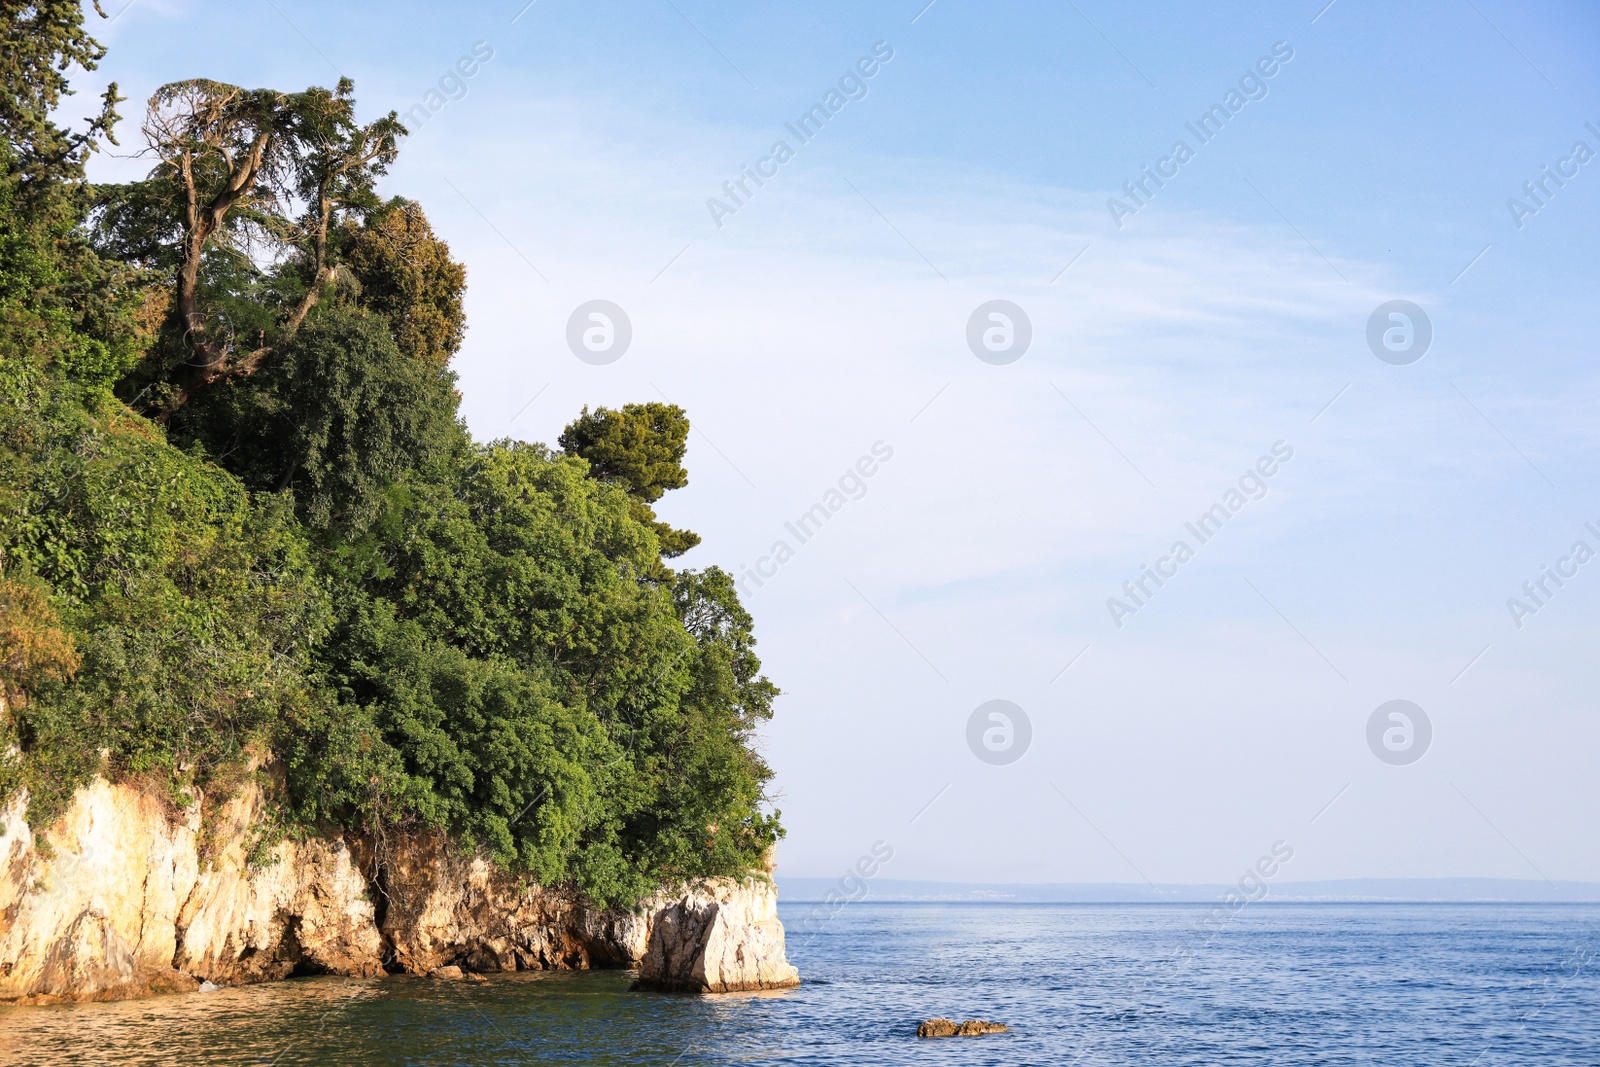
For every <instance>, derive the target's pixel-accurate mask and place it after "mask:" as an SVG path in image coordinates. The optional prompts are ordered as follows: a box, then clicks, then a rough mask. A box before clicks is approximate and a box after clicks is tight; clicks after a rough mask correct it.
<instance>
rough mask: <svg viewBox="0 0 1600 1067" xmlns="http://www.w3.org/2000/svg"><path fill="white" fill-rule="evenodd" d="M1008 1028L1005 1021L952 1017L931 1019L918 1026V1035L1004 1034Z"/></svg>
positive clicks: (963, 1035)
mask: <svg viewBox="0 0 1600 1067" xmlns="http://www.w3.org/2000/svg"><path fill="white" fill-rule="evenodd" d="M1008 1029H1010V1028H1009V1027H1008V1026H1006V1024H1005V1023H992V1022H989V1021H988V1020H986V1019H968V1020H966V1021H965V1022H960V1023H958V1022H955V1021H953V1020H950V1019H945V1018H937V1019H929V1020H928V1021H927V1022H925V1023H923V1024H921V1025H920V1026H918V1027H917V1036H918V1037H978V1036H979V1035H981V1034H1003V1033H1005V1032H1006V1031H1007V1030H1008Z"/></svg>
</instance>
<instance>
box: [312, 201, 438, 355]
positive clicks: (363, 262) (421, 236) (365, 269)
mask: <svg viewBox="0 0 1600 1067" xmlns="http://www.w3.org/2000/svg"><path fill="white" fill-rule="evenodd" d="M343 237H344V239H345V241H346V242H347V248H346V251H345V259H346V261H347V262H348V263H349V266H350V270H351V272H352V273H353V274H354V275H355V279H356V281H357V282H358V283H359V284H360V287H361V293H360V301H361V305H362V306H363V307H365V308H368V309H370V310H372V311H376V312H378V313H380V314H382V315H384V316H385V317H387V318H388V320H389V323H390V326H391V328H392V329H393V331H394V341H395V344H396V345H398V346H399V348H400V351H401V352H402V353H404V354H405V355H406V356H407V357H409V358H411V359H414V360H417V361H419V362H421V363H429V364H434V365H437V366H441V367H442V366H444V365H445V364H446V363H448V362H449V361H450V357H451V356H453V355H455V352H456V349H457V348H460V347H461V337H462V334H463V333H464V332H465V330H466V321H467V320H466V312H465V311H464V310H463V308H462V301H461V297H462V293H463V292H464V291H465V290H466V287H467V272H466V269H465V268H464V267H462V266H461V264H459V263H457V262H456V261H455V260H453V259H451V258H450V246H448V245H446V244H445V243H444V242H443V241H441V240H439V238H437V237H436V236H434V233H433V227H432V226H430V225H428V217H427V216H426V215H424V214H423V213H422V207H421V205H420V204H417V203H416V202H415V201H412V200H406V199H404V198H402V197H398V196H397V197H395V198H394V199H393V200H390V201H389V202H388V203H387V204H384V205H383V206H382V207H380V208H377V209H376V210H374V211H371V212H369V213H368V214H367V216H366V217H365V218H364V219H363V220H362V221H361V224H360V225H355V224H354V223H351V222H347V223H346V224H345V233H344V234H343Z"/></svg>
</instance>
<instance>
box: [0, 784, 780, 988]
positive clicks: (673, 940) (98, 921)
mask: <svg viewBox="0 0 1600 1067" xmlns="http://www.w3.org/2000/svg"><path fill="white" fill-rule="evenodd" d="M26 804H27V798H26V796H21V795H19V796H15V797H13V798H11V800H10V801H9V802H8V803H7V804H6V805H5V806H4V807H3V808H0V1001H9V1002H12V1003H54V1002H59V1001H68V1000H113V999H122V998H126V997H135V996H143V995H145V994H148V993H154V992H163V991H186V990H193V989H197V988H201V986H202V982H204V983H206V984H207V985H208V986H215V985H227V986H232V985H239V984H244V983H249V982H260V981H268V980H272V979H278V978H284V977H288V976H290V975H296V974H337V975H349V976H359V977H376V976H379V975H382V974H384V973H387V972H392V971H404V972H407V973H410V974H418V975H421V974H429V973H431V972H436V971H440V970H444V971H447V972H448V971H454V972H456V973H457V974H464V975H465V976H466V978H467V980H469V981H472V980H479V979H480V978H481V975H479V974H477V973H476V972H482V971H512V970H530V969H545V970H551V969H554V970H561V969H568V968H586V967H634V966H638V967H639V968H640V981H639V983H638V985H639V986H640V987H641V988H649V989H682V990H689V991H694V992H728V991H735V990H748V989H777V988H784V987H788V986H793V985H797V984H799V976H798V974H797V973H796V972H795V969H794V968H793V967H792V966H790V965H789V962H788V960H787V959H786V958H785V956H784V945H783V926H782V924H781V923H780V922H779V921H778V917H777V893H776V890H775V889H774V887H773V885H772V883H771V881H770V880H769V879H765V878H759V877H756V878H751V879H747V880H744V881H736V880H732V879H717V880H713V881H711V882H708V883H705V884H703V885H700V886H696V887H693V888H691V889H685V890H683V891H682V892H679V893H664V894H660V895H658V896H656V897H654V898H652V899H650V900H647V901H645V902H644V904H643V905H642V906H641V907H640V908H639V909H638V910H636V911H632V912H628V911H618V910H602V909H598V908H595V907H593V906H591V905H589V904H587V903H586V902H584V901H583V900H581V899H579V898H577V897H575V896H574V895H573V894H571V893H568V892H564V891H558V890H551V889H545V888H542V887H540V886H537V885H533V884H529V883H527V882H526V881H525V880H522V879H518V878H515V877H512V876H510V875H507V874H506V873H504V872H502V871H500V870H498V869H497V868H495V867H494V866H493V865H492V864H490V863H488V862H487V861H486V860H484V859H482V858H481V857H471V856H463V855H462V854H460V853H459V852H458V851H456V850H455V849H454V847H453V846H452V845H451V844H450V842H449V841H447V840H446V839H444V838H443V837H441V836H439V835H434V834H422V835H418V836H415V837H409V838H404V839H398V840H394V841H389V842H386V843H385V846H384V853H383V862H382V863H381V864H380V863H378V862H377V859H376V854H375V850H374V848H373V846H372V845H371V844H370V843H368V842H363V841H360V840H355V839H347V838H346V837H344V836H341V835H338V834H334V835H329V836H318V835H311V836H308V837H307V838H305V839H304V840H300V841H295V840H285V841H281V842H279V843H278V844H277V845H275V846H274V847H273V848H272V849H270V850H269V853H268V855H267V857H266V860H265V862H262V861H260V858H259V857H257V860H258V862H256V863H255V864H251V863H250V862H249V861H248V856H249V854H250V849H251V845H252V844H253V841H254V834H255V831H254V830H253V827H254V826H256V825H257V824H259V822H260V820H261V815H262V811H263V807H264V804H265V799H264V797H263V795H262V792H261V788H260V787H259V786H258V785H257V784H256V783H254V782H250V783H247V784H245V785H244V786H242V787H241V788H240V789H239V790H238V791H237V792H236V793H235V794H234V795H233V797H232V799H230V800H229V801H228V802H227V803H224V804H221V805H217V806H215V807H214V808H213V809H211V810H208V811H207V813H206V816H205V831H204V833H202V832H201V822H200V814H199V811H200V805H198V804H196V805H194V806H192V807H191V808H189V809H186V810H183V811H175V810H172V809H171V808H170V807H169V806H168V805H166V804H165V803H163V802H161V801H159V800H157V799H155V798H153V797H150V796H147V795H145V794H143V793H141V792H139V790H137V789H135V788H134V787H132V786H128V785H112V784H110V783H109V782H106V781H104V780H97V781H95V782H93V783H92V784H90V785H89V786H86V787H85V788H83V789H81V790H79V791H78V793H77V794H76V796H75V797H74V798H73V802H72V804H71V806H70V807H69V809H68V810H67V812H66V814H65V815H63V816H62V817H61V819H60V820H59V821H58V822H57V823H56V824H55V825H53V826H51V827H49V828H47V829H45V830H44V831H43V833H42V834H40V835H39V836H41V837H42V838H43V839H44V840H45V841H46V842H47V846H48V847H47V848H44V849H41V848H40V846H39V845H38V843H37V840H36V835H35V830H36V829H38V828H33V827H29V826H28V825H27V823H26V821H25V820H24V818H23V813H24V812H25V810H26ZM378 870H382V872H383V876H382V878H381V880H378V879H377V878H376V875H375V873H374V872H375V871H378ZM380 899H381V900H382V901H383V902H384V907H383V908H382V909H381V911H380V909H379V907H378V903H377V902H378V901H379V900H380Z"/></svg>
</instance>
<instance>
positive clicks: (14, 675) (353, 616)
mask: <svg viewBox="0 0 1600 1067" xmlns="http://www.w3.org/2000/svg"><path fill="white" fill-rule="evenodd" d="M3 20H4V21H3V23H0V34H3V35H4V36H5V48H4V56H5V58H4V60H3V61H0V66H3V67H4V68H5V76H6V77H5V87H4V90H3V94H0V127H3V128H4V133H5V137H4V139H3V142H0V697H3V698H4V700H5V703H6V704H7V705H8V710H7V712H6V713H5V714H4V715H0V801H3V800H5V799H6V798H8V797H10V796H12V795H14V794H15V793H17V791H19V790H26V791H27V794H28V797H29V821H30V823H32V825H33V826H34V827H35V828H36V829H42V828H43V827H45V826H48V825H49V823H50V822H51V821H52V820H53V819H54V818H55V817H56V816H57V815H59V814H60V812H61V811H63V810H64V807H65V805H66V804H67V803H68V802H69V801H70V798H71V795H72V793H73V791H74V790H75V789H76V788H77V787H78V786H80V785H82V784H83V783H85V782H86V781H88V780H90V779H91V778H92V777H93V776H94V775H96V774H106V775H109V776H111V777H112V778H114V779H119V780H127V781H135V782H139V783H142V784H143V785H145V786H146V787H148V788H151V789H156V790H160V791H161V792H162V793H163V794H165V795H166V796H167V797H169V798H170V800H171V801H172V802H173V803H174V804H177V805H180V806H182V805H187V804H190V803H193V802H194V797H195V796H196V794H197V793H199V792H204V791H207V790H210V793H211V795H212V796H214V795H215V794H216V793H217V792H218V791H219V790H221V789H222V788H224V787H225V783H227V782H229V781H235V780H237V779H238V776H239V773H240V771H241V768H243V767H245V766H247V765H249V763H250V762H251V761H253V760H259V759H262V758H270V760H271V761H272V762H273V763H274V765H275V766H276V767H277V768H278V769H279V770H280V771H281V774H282V779H283V781H284V783H285V788H284V789H283V790H282V791H281V792H282V796H281V801H280V804H281V808H282V810H281V812H280V813H279V814H280V815H281V816H282V817H283V818H284V819H286V820H287V821H289V822H291V823H292V824H293V825H296V826H299V827H301V828H305V829H310V828H315V827H318V826H322V827H327V826H340V827H346V828H351V829H355V830H358V831H361V832H365V833H369V834H371V835H373V836H374V837H375V838H377V839H380V840H381V839H384V838H387V837H390V836H392V835H393V834H395V833H397V832H401V833H403V832H407V831H410V830H418V829H422V828H435V829H438V830H443V831H445V832H448V833H450V834H452V835H453V836H454V837H455V838H456V839H457V840H458V841H460V842H461V844H462V846H463V847H465V848H469V849H477V850H482V851H483V852H485V853H487V854H489V855H491V856H492V857H493V858H494V859H495V860H496V861H497V862H499V863H501V864H502V865H504V866H505V867H506V868H508V869H510V870H513V871H516V872H519V873H524V874H526V875H528V876H529V877H531V878H534V879H536V880H538V881H539V882H541V883H544V884H556V883H567V884H572V885H575V886H577V887H578V888H580V889H582V890H584V891H585V892H587V893H589V894H590V895H591V896H593V897H594V898H596V899H598V900H601V901H604V902H609V903H619V902H621V903H626V902H629V901H632V900H636V899H638V898H639V897H640V896H642V895H644V894H645V893H648V892H649V891H651V890H652V889H654V888H656V887H657V886H659V885H661V884H663V883H666V882H670V881H674V880H679V879H683V878H690V877H698V876H708V875H715V874H731V873H741V872H744V871H748V870H751V869H753V868H755V867H757V866H758V865H759V863H760V860H761V857H762V855H763V853H764V852H765V850H766V849H767V848H768V847H769V846H770V845H771V844H772V843H773V841H774V840H776V838H777V837H778V836H779V835H780V834H781V830H780V828H779V824H778V820H777V814H776V812H774V811H772V810H771V808H770V805H769V804H768V803H767V798H766V795H765V789H766V785H767V783H768V781H769V779H770V777H771V772H770V771H769V770H768V768H767V766H766V764H765V763H764V762H763V760H762V759H761V757H760V755H759V754H758V753H757V752H756V750H755V748H754V731H755V730H756V729H757V728H758V727H759V725H760V724H761V723H762V722H763V721H765V720H766V719H767V718H769V717H770V716H771V713H772V701H773V698H774V697H775V696H776V694H777V690H776V688H775V687H774V686H773V685H772V684H771V683H770V682H769V681H768V680H767V679H766V678H765V677H764V676H763V675H762V674H761V668H760V663H759V661H758V660H757V659H756V657H755V654H754V651H753V646H754V639H753V637H752V635H751V631H752V621H751V618H750V616H749V614H748V613H746V612H745V610H744V609H743V607H742V606H741V605H740V603H739V600H738V596H737V593H736V591H735V589H734V585H733V582H732V580H731V578H730V577H729V576H728V575H727V574H726V573H725V572H723V571H721V570H719V569H717V568H715V567H711V568H708V569H706V570H703V571H690V570H676V571H675V570H673V569H671V568H669V567H668V566H667V565H666V563H665V562H664V560H665V559H670V558H673V557H676V556H678V555H680V554H682V553H683V552H684V551H686V550H687V549H689V548H691V547H693V545H694V544H696V543H697V542H698V540H699V538H698V537H697V536H696V535H695V534H693V533H691V532H689V531H685V530H676V529H673V528H672V527H670V526H668V525H667V524H665V523H662V522H659V521H658V520H657V519H656V517H655V513H654V511H653V510H652V507H651V505H652V504H653V503H655V501H657V500H658V499H659V498H660V497H661V495H662V494H663V493H664V492H666V491H668V490H670V489H674V488H678V487H681V486H682V485H684V484H685V483H686V481H687V474H686V472H685V471H684V469H683V466H682V459H683V455H684V448H685V441H686V437H687V433H688V428H689V424H688V421H687V418H686V417H685V415H684V413H683V412H682V411H681V410H680V409H678V408H675V407H671V406H669V405H664V404H656V403H650V404H638V405H627V406H625V407H623V408H622V409H621V410H608V409H605V408H601V409H598V410H595V411H592V412H591V411H589V410H588V409H585V410H584V411H583V413H582V414H581V415H580V417H579V418H578V419H577V420H576V421H575V422H574V423H573V424H572V425H571V426H569V427H568V428H567V430H566V432H565V433H564V434H563V435H562V437H561V439H560V443H559V444H560V448H559V449H551V448H547V447H545V446H542V445H533V444H525V443H521V442H515V441H506V440H502V441H494V442H489V443H483V442H478V441H474V440H473V439H472V438H471V437H470V435H469V434H468V433H467V431H466V429H465V427H464V425H463V424H462V422H461V420H460V418H459V417H458V414H457V404H458V399H459V398H458V395H457V393H456V391H455V379H454V375H453V374H452V372H451V371H450V369H449V363H450V358H451V356H452V355H453V353H454V351H455V349H456V347H457V346H458V345H459V344H460V341H461V338H462V335H463V330H464V326H465V319H464V314H463V310H462V293H463V290H464V287H465V283H466V276H465V271H464V270H463V268H462V267H461V265H460V264H458V263H456V262H455V261H454V260H452V259H451V258H450V253H449V249H448V247H447V246H446V245H445V244H444V242H443V241H441V240H440V239H439V238H438V236H437V235H436V234H435V233H434V232H433V230H432V228H431V227H430V226H429V224H428V221H427V218H426V216H425V214H424V213H423V211H422V209H421V207H420V206H419V205H417V204H415V203H413V202H411V201H408V200H405V199H401V198H391V199H384V198H382V197H380V196H378V195H377V193H376V184H377V182H378V181H379V179H380V178H381V177H382V176H383V174H384V171H385V170H386V168H387V167H388V166H389V164H390V163H391V162H392V160H393V159H394V157H395V154H396V152H397V151H398V144H399V138H400V137H401V136H402V135H403V134H404V129H403V127H402V126H401V125H400V123H399V121H398V120H397V118H396V117H395V116H394V115H393V114H390V115H388V116H385V117H381V118H379V119H377V120H375V121H373V122H369V123H365V124H363V123H361V122H359V121H358V120H357V118H356V113H355V101H354V94H353V87H352V86H351V84H350V83H349V82H348V81H342V82H341V83H340V84H339V85H338V86H336V87H335V88H334V89H332V90H328V89H320V88H312V89H308V90H306V91H305V92H301V93H283V92H277V91H274V90H264V89H263V90H244V89H240V88H238V87H235V86H230V85H224V84H221V83H217V82H212V81H207V80H203V79H197V80H192V81H187V82H179V83H174V84H172V85H168V86H164V87H163V88H161V89H159V90H158V91H157V92H156V94H155V95H154V96H153V97H152V98H151V100H150V102H149V106H148V108H147V110H146V113H145V116H144V121H143V124H142V134H143V136H144V139H145V141H146V144H147V145H148V150H149V153H150V155H151V158H152V160H153V161H154V164H155V165H154V167H153V169H152V170H151V172H150V174H149V175H148V176H147V177H146V178H145V179H144V180H142V181H138V182H133V183H129V184H125V185H116V186H94V185H92V184H91V183H89V182H88V181H87V179H86V176H85V164H86V162H87V159H88V157H89V154H90V153H91V152H93V151H95V150H96V148H97V146H98V144H99V143H100V142H101V141H102V140H105V139H109V138H110V137H111V135H112V132H113V129H114V126H115V123H116V121H117V118H118V116H117V113H116V107H117V105H118V104H119V103H121V100H120V98H119V97H118V96H117V93H116V87H115V86H112V87H111V89H110V90H109V91H108V92H107V93H106V95H105V98H104V99H103V101H102V103H101V108H100V111H99V113H98V114H97V115H96V116H95V117H93V118H92V119H90V120H87V121H86V122H84V123H80V124H79V127H80V128H78V129H76V130H74V129H71V128H68V127H62V126H59V125H57V124H56V121H55V119H54V117H53V116H54V114H55V112H56V110H57V108H58V106H59V105H60V104H61V103H62V101H63V98H64V97H66V96H67V95H68V93H69V90H68V84H67V80H66V73H65V72H66V71H67V70H68V69H69V68H71V67H72V66H73V65H76V66H78V67H81V68H85V69H93V67H94V65H95V63H96V62H97V61H98V60H99V59H100V58H102V56H103V49H102V48H101V47H100V46H99V45H98V44H97V43H96V42H95V41H94V40H93V39H92V38H91V37H89V36H88V34H87V31H86V30H85V28H84V26H83V24H82V17H81V11H80V9H79V7H78V5H77V4H76V3H75V2H73V0H47V2H41V3H34V4H28V5H10V6H9V7H8V9H7V11H6V13H5V14H4V16H3Z"/></svg>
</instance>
